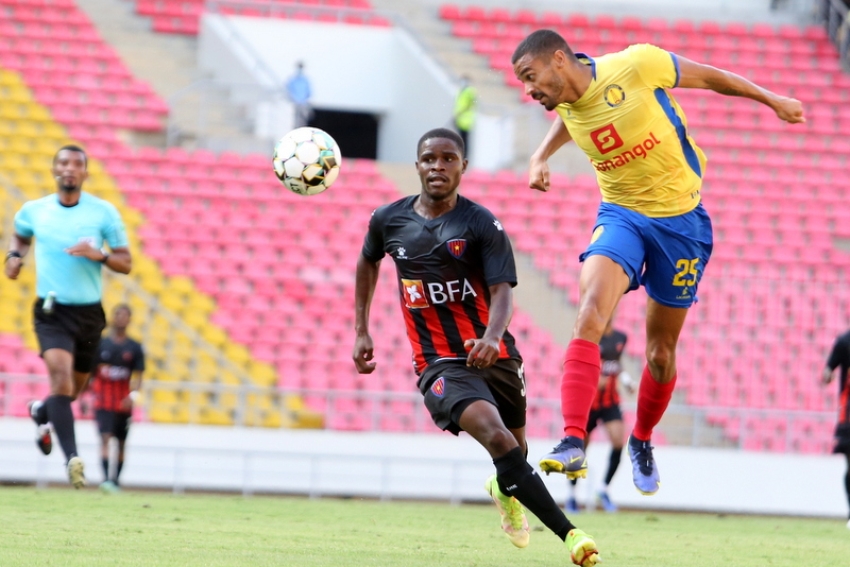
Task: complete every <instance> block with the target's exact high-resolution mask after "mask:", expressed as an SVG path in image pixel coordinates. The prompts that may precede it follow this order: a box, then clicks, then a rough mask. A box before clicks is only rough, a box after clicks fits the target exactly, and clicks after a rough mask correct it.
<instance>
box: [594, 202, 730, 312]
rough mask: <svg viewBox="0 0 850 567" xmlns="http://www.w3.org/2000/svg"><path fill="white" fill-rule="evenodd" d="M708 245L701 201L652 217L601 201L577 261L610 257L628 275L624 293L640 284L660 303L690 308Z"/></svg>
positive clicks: (707, 223) (710, 242) (707, 221)
mask: <svg viewBox="0 0 850 567" xmlns="http://www.w3.org/2000/svg"><path fill="white" fill-rule="evenodd" d="M713 243H714V240H713V235H712V230H711V219H709V218H708V213H707V212H706V211H705V209H704V208H703V206H702V204H700V205H697V207H696V208H695V209H694V210H692V211H690V212H689V213H685V214H684V215H679V216H676V217H664V218H651V217H647V216H646V215H642V214H641V213H637V212H635V211H632V210H630V209H627V208H625V207H621V206H619V205H614V204H611V203H602V204H601V205H600V206H599V213H598V214H597V216H596V225H595V226H594V227H593V237H592V239H591V241H590V245H589V246H588V247H587V249H586V250H585V251H584V253H583V254H582V255H581V256H580V257H579V259H580V260H581V261H584V260H585V259H586V258H587V257H589V256H594V255H597V254H598V255H600V256H605V257H606V258H611V259H612V260H614V261H615V262H617V264H619V265H620V266H622V267H623V270H625V272H626V275H628V276H629V280H630V281H631V282H630V285H629V291H631V290H633V289H637V288H638V287H640V286H641V285H643V286H644V287H645V288H646V293H647V295H649V297H651V298H652V299H654V300H655V301H657V302H658V303H660V304H661V305H666V306H667V307H690V306H691V305H693V303H694V302H695V301H696V300H697V285H698V284H699V281H700V279H701V278H702V274H703V271H704V270H705V266H706V264H707V263H708V259H709V258H710V257H711V249H712V247H713Z"/></svg>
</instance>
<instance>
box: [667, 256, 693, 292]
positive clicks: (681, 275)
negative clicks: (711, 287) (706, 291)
mask: <svg viewBox="0 0 850 567" xmlns="http://www.w3.org/2000/svg"><path fill="white" fill-rule="evenodd" d="M698 263H699V258H694V259H693V260H688V259H686V258H682V259H681V260H678V261H677V262H676V269H677V270H679V271H678V272H676V275H675V276H673V285H674V286H677V287H691V286H695V285H697V276H698V274H697V264H698ZM686 276H691V279H685V277H686Z"/></svg>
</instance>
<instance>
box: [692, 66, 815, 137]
mask: <svg viewBox="0 0 850 567" xmlns="http://www.w3.org/2000/svg"><path fill="white" fill-rule="evenodd" d="M676 57H677V59H678V61H679V87H681V88H686V89H711V90H713V91H714V92H717V93H720V94H724V95H728V96H742V97H745V98H749V99H752V100H754V101H756V102H760V103H762V104H764V105H765V106H769V107H770V108H771V109H773V111H774V112H775V113H776V115H777V116H778V117H779V118H781V119H782V120H784V121H785V122H789V123H791V124H797V123H799V122H805V121H806V118H805V116H803V105H802V103H800V101H799V100H797V99H794V98H789V97H785V96H780V95H778V94H776V93H774V92H771V91H769V90H767V89H765V88H762V87H760V86H758V85H757V84H755V83H753V82H751V81H748V80H747V79H745V78H744V77H741V76H740V75H736V74H735V73H731V72H729V71H724V70H723V69H718V68H716V67H712V66H711V65H703V64H701V63H696V62H694V61H691V60H690V59H685V58H684V57H679V56H676Z"/></svg>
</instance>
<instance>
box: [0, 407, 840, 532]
mask: <svg viewBox="0 0 850 567" xmlns="http://www.w3.org/2000/svg"><path fill="white" fill-rule="evenodd" d="M34 431H35V427H34V425H33V424H32V421H30V420H28V419H13V418H5V419H0V454H2V455H3V458H2V459H0V481H12V480H17V481H27V482H38V481H39V480H40V481H42V482H46V481H50V482H65V481H66V479H65V475H64V469H63V467H62V456H61V450H60V449H59V446H58V443H56V442H55V441H54V445H55V448H54V452H53V454H51V455H50V456H49V457H44V456H42V455H41V453H39V452H38V449H37V448H36V447H35V441H34ZM77 437H78V443H79V446H80V452H81V456H82V457H83V459H84V460H85V462H86V466H87V469H86V470H87V473H86V474H87V477H88V478H89V479H90V482H92V483H95V484H96V483H99V482H100V481H101V480H102V478H101V476H102V475H101V472H100V457H99V453H98V451H97V445H96V443H97V438H96V434H95V425H94V423H93V422H79V423H78V424H77ZM552 444H553V442H550V441H541V440H532V441H531V442H530V454H529V456H530V462H532V463H535V461H536V459H537V458H539V457H540V456H541V455H543V454H545V453H547V452H548V451H549V450H550V449H551V446H552ZM608 452H609V447H608V446H607V445H606V444H603V443H598V444H594V445H592V446H591V447H590V452H589V455H588V457H589V462H590V465H591V471H590V477H591V482H592V483H594V484H595V483H596V480H597V479H598V478H600V477H601V475H603V474H604V473H605V467H606V466H607V463H608ZM656 458H657V461H658V463H659V467H660V471H661V479H662V487H661V490H660V491H659V492H658V494H657V495H655V496H652V497H646V496H641V495H640V494H638V493H637V491H635V489H634V487H633V486H632V481H631V466H630V463H629V461H628V457H627V456H625V455H624V457H623V462H622V464H621V466H620V470H619V471H618V472H617V475H616V477H615V478H614V483H613V484H612V486H611V489H610V493H611V497H612V499H613V500H614V501H615V502H617V503H618V504H620V505H621V506H627V507H636V508H654V509H668V510H699V511H712V512H731V513H759V514H792V515H804V516H826V517H837V518H838V517H846V515H847V503H846V499H845V497H844V489H843V475H844V459H843V458H842V457H837V456H827V455H794V454H776V453H748V452H745V451H735V450H719V449H692V448H684V447H660V448H658V449H656ZM492 471H493V465H492V463H491V462H490V459H489V457H488V455H487V454H486V452H485V451H484V449H483V448H481V447H480V446H479V445H478V444H477V443H476V442H475V441H474V440H472V439H471V438H469V437H468V436H465V435H464V436H461V437H460V438H455V437H454V436H452V435H451V434H448V433H446V434H435V435H401V434H390V433H341V432H332V431H293V430H271V429H240V428H224V427H199V426H175V425H156V424H150V423H144V424H137V425H133V427H132V429H131V433H130V438H129V441H128V446H127V458H126V464H125V467H124V472H123V473H122V482H123V484H124V485H125V486H127V487H132V486H137V487H143V486H144V487H161V488H167V489H175V490H178V491H180V490H188V489H218V490H230V491H239V492H244V493H252V492H282V493H292V494H310V495H316V496H319V495H350V496H366V497H380V498H423V499H443V500H452V501H461V500H486V499H487V494H486V493H485V492H484V489H483V483H484V479H486V478H487V476H488V475H490V474H491V473H492ZM542 478H543V479H544V481H545V482H546V484H547V486H548V487H549V490H550V491H551V492H552V494H553V496H554V497H555V498H556V499H557V500H558V501H559V502H563V501H564V498H565V497H566V480H565V477H563V476H562V475H550V476H543V477H542ZM589 488H590V484H589V483H588V482H582V483H581V484H580V485H579V494H580V495H585V496H587V495H589V494H590V492H591V491H590V490H589Z"/></svg>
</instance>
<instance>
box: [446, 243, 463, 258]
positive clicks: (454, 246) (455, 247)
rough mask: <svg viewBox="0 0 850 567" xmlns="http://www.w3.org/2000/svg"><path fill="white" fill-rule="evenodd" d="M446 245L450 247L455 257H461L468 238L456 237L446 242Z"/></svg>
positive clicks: (450, 251)
mask: <svg viewBox="0 0 850 567" xmlns="http://www.w3.org/2000/svg"><path fill="white" fill-rule="evenodd" d="M446 246H448V247H449V253H450V254H451V255H452V256H454V257H455V258H460V257H461V256H463V253H464V251H465V250H466V240H465V239H463V238H456V239H455V240H449V241H448V242H446Z"/></svg>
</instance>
